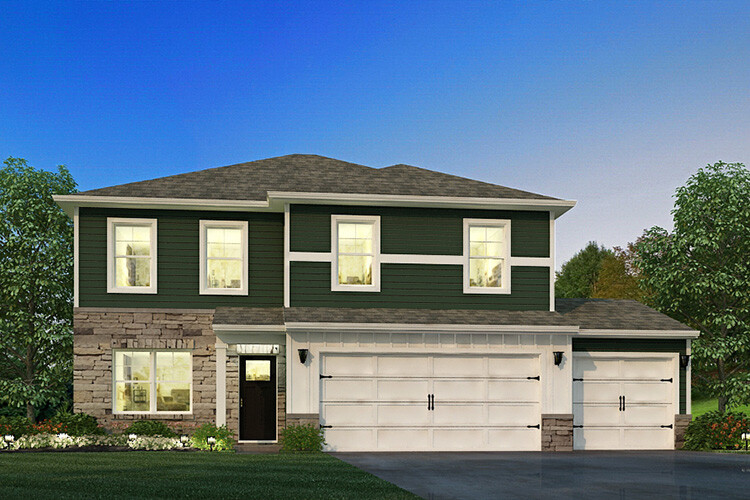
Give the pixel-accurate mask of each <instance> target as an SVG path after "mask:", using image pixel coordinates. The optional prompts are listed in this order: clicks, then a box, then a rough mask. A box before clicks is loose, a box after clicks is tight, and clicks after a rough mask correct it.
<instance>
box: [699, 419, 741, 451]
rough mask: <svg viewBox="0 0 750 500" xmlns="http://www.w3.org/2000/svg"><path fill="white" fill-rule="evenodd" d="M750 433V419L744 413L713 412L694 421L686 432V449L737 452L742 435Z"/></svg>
mask: <svg viewBox="0 0 750 500" xmlns="http://www.w3.org/2000/svg"><path fill="white" fill-rule="evenodd" d="M743 433H750V417H748V416H747V415H745V414H744V413H731V412H730V413H723V414H722V413H719V412H718V411H711V412H708V413H705V414H703V415H701V416H700V417H698V418H696V419H694V420H693V421H692V422H690V425H688V428H687V431H686V432H685V449H688V450H737V449H740V448H742V447H743V446H744V442H743V441H742V434H743Z"/></svg>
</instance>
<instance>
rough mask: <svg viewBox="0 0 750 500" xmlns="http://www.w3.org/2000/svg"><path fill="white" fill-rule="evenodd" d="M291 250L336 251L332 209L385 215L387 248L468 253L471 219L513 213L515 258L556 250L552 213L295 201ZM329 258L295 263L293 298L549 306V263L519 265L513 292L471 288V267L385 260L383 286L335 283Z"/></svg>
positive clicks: (330, 303)
mask: <svg viewBox="0 0 750 500" xmlns="http://www.w3.org/2000/svg"><path fill="white" fill-rule="evenodd" d="M289 211H290V232H289V240H290V250H291V251H293V252H330V251H331V215H334V214H343V215H379V216H380V251H381V254H407V255H454V256H455V255H462V254H463V219H464V218H480V219H510V220H511V255H512V256H513V257H542V258H545V257H549V252H550V242H549V238H550V233H549V229H550V224H549V214H548V213H547V212H531V211H523V212H522V211H518V212H517V211H498V210H454V209H433V208H395V207H356V206H328V205H292V206H290V207H289ZM330 266H331V264H330V263H328V262H291V263H290V304H291V305H292V306H301V307H393V308H425V309H508V310H548V309H549V296H550V295H549V294H550V271H549V267H521V266H513V267H512V269H511V292H512V293H511V294H508V295H503V294H467V293H464V291H463V267H462V266H460V265H436V264H429V265H427V264H381V268H380V269H381V287H380V292H372V293H364V292H363V293H353V292H345V291H332V290H331V267H330Z"/></svg>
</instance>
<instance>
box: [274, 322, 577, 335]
mask: <svg viewBox="0 0 750 500" xmlns="http://www.w3.org/2000/svg"><path fill="white" fill-rule="evenodd" d="M286 330H287V332H290V333H291V332H293V331H305V332H310V331H362V332H396V333H403V332H410V333H420V332H425V333H436V332H450V333H519V334H520V333H563V334H575V333H578V327H577V326H557V325H550V326H531V325H455V324H421V323H323V322H321V323H315V322H296V323H287V324H286Z"/></svg>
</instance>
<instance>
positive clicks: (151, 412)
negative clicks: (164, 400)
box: [112, 349, 194, 415]
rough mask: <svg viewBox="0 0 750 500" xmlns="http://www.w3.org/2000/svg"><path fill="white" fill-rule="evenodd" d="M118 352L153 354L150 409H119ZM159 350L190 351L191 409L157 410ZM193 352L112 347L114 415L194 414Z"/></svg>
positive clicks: (165, 350)
mask: <svg viewBox="0 0 750 500" xmlns="http://www.w3.org/2000/svg"><path fill="white" fill-rule="evenodd" d="M118 352H148V353H149V354H150V355H151V368H150V370H151V377H149V378H150V380H149V381H148V384H149V385H150V389H149V407H150V408H151V409H150V410H148V411H117V382H118V380H117V366H116V365H115V363H116V362H117V361H116V360H117V353H118ZM157 352H188V353H190V410H189V411H156V384H157V380H156V353H157ZM193 385H194V383H193V354H192V351H190V350H189V349H112V414H113V415H192V414H193V405H194V402H193Z"/></svg>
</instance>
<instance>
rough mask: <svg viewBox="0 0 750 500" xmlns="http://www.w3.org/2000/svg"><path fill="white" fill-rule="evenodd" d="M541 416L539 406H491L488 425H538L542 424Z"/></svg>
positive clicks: (489, 406)
mask: <svg viewBox="0 0 750 500" xmlns="http://www.w3.org/2000/svg"><path fill="white" fill-rule="evenodd" d="M540 414H541V408H540V405H539V404H526V405H512V404H489V405H488V408H487V423H488V424H489V425H521V426H527V425H536V424H538V423H539V422H540Z"/></svg>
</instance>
